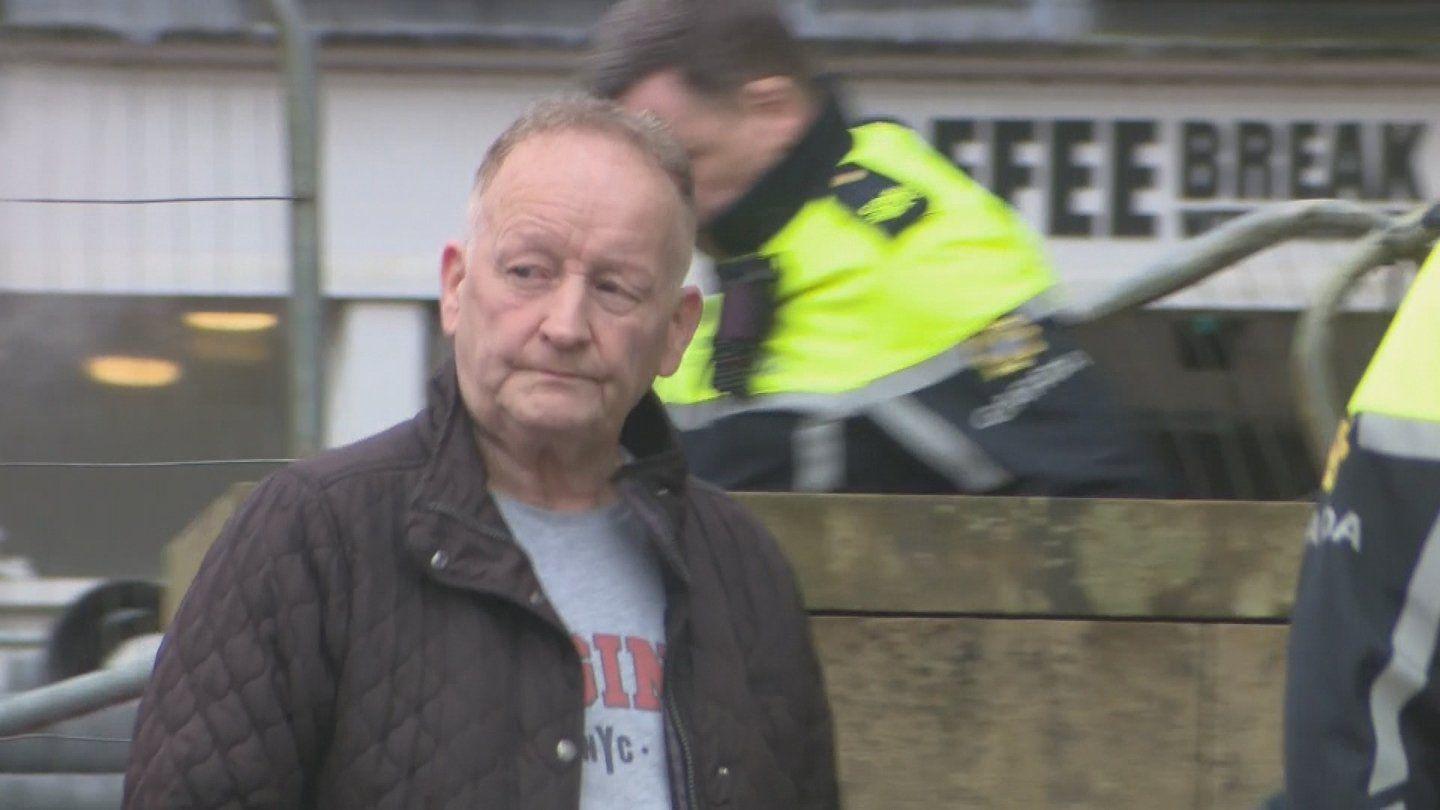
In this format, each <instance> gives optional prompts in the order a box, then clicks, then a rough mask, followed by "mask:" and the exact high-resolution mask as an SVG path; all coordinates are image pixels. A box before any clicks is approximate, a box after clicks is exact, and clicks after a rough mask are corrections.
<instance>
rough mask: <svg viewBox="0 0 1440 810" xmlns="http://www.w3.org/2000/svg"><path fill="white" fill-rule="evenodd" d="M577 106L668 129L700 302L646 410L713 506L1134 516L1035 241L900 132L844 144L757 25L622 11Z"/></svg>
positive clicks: (681, 11)
mask: <svg viewBox="0 0 1440 810" xmlns="http://www.w3.org/2000/svg"><path fill="white" fill-rule="evenodd" d="M588 83H589V85H590V89H591V90H592V92H595V93H596V94H598V95H601V96H604V97H608V98H614V99H616V100H618V101H619V102H620V103H621V104H623V105H625V106H627V107H629V108H631V109H636V110H646V111H649V112H651V113H653V114H654V115H656V116H658V117H660V118H661V119H663V120H665V121H666V122H667V123H668V124H670V126H671V128H672V129H673V131H674V132H675V134H676V135H677V136H678V137H679V139H680V141H681V142H682V143H683V144H684V145H685V146H686V148H687V150H688V151H689V153H690V157H691V160H692V162H693V168H694V172H695V181H696V192H697V194H696V196H697V202H698V207H699V213H700V216H701V218H702V222H703V233H702V247H704V248H705V249H706V250H707V252H709V253H710V254H711V255H712V256H714V257H715V258H716V274H717V275H718V277H719V281H720V294H719V295H718V296H714V297H712V298H711V299H710V300H708V301H707V304H706V308H705V314H704V318H703V320H702V323H701V326H700V331H699V333H698V334H697V336H696V339H695V341H694V342H693V343H692V344H691V348H690V350H689V352H688V353H687V354H686V356H685V360H684V362H683V364H682V367H681V369H680V371H679V372H678V373H677V374H676V375H674V376H673V377H671V378H669V379H667V380H660V381H658V384H657V388H656V390H657V391H658V392H659V393H660V395H661V397H662V398H663V399H664V400H665V401H666V403H667V405H668V406H669V408H670V410H671V415H672V418H673V419H674V420H675V422H676V424H677V425H678V426H679V427H680V428H681V429H682V430H683V431H684V442H685V446H686V449H687V455H688V456H689V458H690V459H691V462H692V467H693V468H695V469H696V470H697V472H698V473H699V474H700V475H701V476H702V477H705V478H708V479H710V480H712V481H714V482H715V483H718V484H720V485H721V486H724V487H727V488H731V489H767V490H786V489H799V490H830V491H836V490H848V491H871V492H877V491H908V492H954V491H964V492H984V493H1028V494H1052V495H1126V494H1128V495H1135V494H1156V492H1157V489H1158V483H1157V478H1156V474H1155V473H1154V468H1153V467H1152V466H1151V465H1150V464H1149V463H1148V462H1147V460H1146V458H1145V454H1144V453H1143V452H1142V451H1141V450H1140V449H1139V447H1138V446H1137V443H1136V442H1135V441H1133V440H1132V438H1131V437H1130V436H1129V435H1128V434H1127V431H1126V430H1125V427H1124V426H1123V425H1122V424H1121V418H1120V416H1119V414H1118V413H1117V411H1116V410H1115V409H1113V408H1112V407H1111V405H1110V404H1109V401H1108V397H1107V395H1106V393H1105V391H1104V390H1103V386H1102V385H1101V384H1100V382H1099V381H1098V380H1097V379H1096V377H1097V374H1096V371H1095V369H1094V364H1093V361H1092V360H1091V358H1090V356H1089V355H1088V354H1086V353H1085V352H1084V351H1082V350H1081V349H1079V348H1078V347H1076V346H1075V345H1074V344H1073V343H1072V342H1071V341H1070V340H1069V339H1068V337H1067V336H1066V335H1065V334H1064V332H1063V331H1062V330H1061V329H1059V328H1058V327H1057V325H1056V324H1055V322H1054V319H1053V317H1052V316H1053V314H1054V305H1053V299H1052V296H1051V289H1052V287H1053V285H1054V278H1053V276H1052V274H1051V271H1050V268H1049V266H1048V265H1047V263H1046V261H1045V258H1044V256H1043V255H1042V251H1041V247H1040V245H1039V242H1038V239H1037V237H1036V236H1035V235H1034V234H1033V233H1032V232H1031V231H1030V230H1029V229H1028V228H1027V227H1026V226H1025V225H1024V224H1023V223H1022V222H1021V221H1020V219H1019V218H1018V217H1017V216H1016V215H1015V213H1014V212H1013V211H1012V210H1010V209H1009V208H1008V207H1007V206H1006V205H1005V204H1004V203H1003V202H1002V201H1001V200H999V199H998V198H996V197H995V196H993V195H991V194H990V193H988V192H987V191H986V190H985V189H983V188H982V187H981V186H979V185H978V184H977V183H975V182H974V181H973V180H971V179H970V178H969V177H967V176H965V175H964V174H963V173H962V172H961V171H960V170H959V169H957V168H956V167H955V165H954V164H953V163H952V162H951V161H949V160H947V159H946V158H945V157H943V156H942V155H940V154H939V153H938V152H936V151H935V150H933V149H932V148H931V147H930V146H928V145H927V144H926V143H925V142H924V141H923V140H922V139H921V138H920V137H919V136H918V135H917V134H916V133H915V132H913V131H911V130H909V129H907V128H906V127H904V126H902V125H900V124H897V123H893V122H885V121H877V122H871V123H866V124H861V125H859V126H851V125H850V124H848V123H847V121H846V118H845V115H844V113H843V111H842V109H841V106H840V104H839V102H838V100H837V98H836V96H835V94H834V92H833V91H832V90H831V89H830V88H829V86H828V85H827V84H826V83H824V82H820V81H816V80H815V79H814V78H813V77H812V73H811V71H810V68H809V65H808V64H807V62H806V58H805V56H804V54H803V52H802V49H801V48H800V47H799V46H798V43H797V42H796V41H795V39H794V37H793V36H792V35H791V33H790V32H789V30H788V29H787V28H786V25H785V23H784V21H783V19H782V18H781V16H780V15H779V13H778V12H777V10H776V9H775V8H774V7H773V6H772V5H771V4H770V3H768V2H759V1H758V0H727V2H707V1H705V0H623V2H620V3H618V4H617V5H616V6H614V7H612V8H611V9H610V11H609V12H608V13H607V15H606V16H605V18H604V19H603V20H602V21H601V23H600V25H599V27H598V28H597V30H596V34H595V40H594V44H593V48H592V52H591V61H590V65H589V70H588Z"/></svg>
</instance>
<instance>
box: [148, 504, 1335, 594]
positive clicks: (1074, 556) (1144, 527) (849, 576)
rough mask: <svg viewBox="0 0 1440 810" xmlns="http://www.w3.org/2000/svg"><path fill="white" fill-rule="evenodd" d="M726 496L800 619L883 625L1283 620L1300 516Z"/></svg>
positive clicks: (223, 510)
mask: <svg viewBox="0 0 1440 810" xmlns="http://www.w3.org/2000/svg"><path fill="white" fill-rule="evenodd" d="M250 486H251V485H247V484H237V485H236V486H235V487H234V488H232V489H231V490H229V491H228V492H226V493H225V494H224V495H223V496H221V498H219V499H217V500H216V502H215V503H213V504H212V505H211V506H210V507H208V508H207V509H206V511H205V512H203V513H201V515H200V516H198V517H197V518H196V520H195V521H194V522H193V523H192V524H191V525H190V526H187V527H186V529H185V530H184V531H183V532H182V533H181V534H180V535H179V537H178V538H177V541H176V544H175V547H174V548H173V549H172V550H170V551H169V552H167V560H169V562H167V571H168V572H169V573H168V574H167V579H168V582H169V585H170V590H171V591H172V592H174V593H182V592H183V589H184V588H185V587H186V586H188V584H189V581H190V577H191V576H193V575H194V572H195V568H196V566H198V564H199V560H200V558H201V556H203V554H204V551H205V549H206V548H208V546H209V544H210V542H211V541H213V539H214V536H215V535H216V534H218V533H219V530H220V527H221V526H223V525H224V521H225V519H226V518H227V517H228V516H229V514H230V512H231V511H233V510H234V508H235V507H236V506H237V505H238V504H239V502H240V501H241V500H242V499H243V496H244V494H246V493H248V491H249V487H250ZM739 497H740V499H741V500H742V501H743V502H744V503H745V505H746V506H748V507H749V508H750V509H752V510H753V511H754V512H755V513H756V514H757V515H758V516H759V517H760V518H761V520H763V521H764V522H765V523H766V524H767V525H768V526H769V527H770V528H771V530H772V531H774V532H775V534H776V536H777V537H778V538H779V540H780V543H781V545H782V546H783V547H784V549H785V552H786V554H787V555H788V556H789V557H790V560H791V562H792V564H793V565H794V567H795V572H796V575H797V576H798V577H799V579H800V583H801V586H802V587H803V588H804V590H805V596H806V603H807V605H808V607H809V608H810V609H811V610H816V611H826V612H842V613H843V612H854V613H882V614H883V613H899V614H915V613H924V614H962V615H1007V616H1037V617H1042V616H1072V617H1097V618H1098V617H1155V618H1222V619H1223V618H1247V619H1275V620H1282V619H1284V618H1285V616H1286V615H1287V614H1288V611H1289V608H1290V603H1291V599H1292V596H1293V592H1294V587H1295V586H1294V583H1295V576H1296V571H1297V570H1298V566H1299V556H1300V550H1301V540H1300V538H1301V534H1302V532H1303V530H1304V525H1305V522H1306V521H1307V520H1308V519H1309V511H1310V507H1309V506H1308V505H1307V504H1299V503H1248V502H1197V501H1142V500H1129V501H1121V500H1072V499H1046V498H985V497H964V496H919V495H797V494H755V493H750V494H744V495H741V496H739ZM172 601H173V600H172ZM166 615H167V617H168V615H169V613H168V612H167V613H166Z"/></svg>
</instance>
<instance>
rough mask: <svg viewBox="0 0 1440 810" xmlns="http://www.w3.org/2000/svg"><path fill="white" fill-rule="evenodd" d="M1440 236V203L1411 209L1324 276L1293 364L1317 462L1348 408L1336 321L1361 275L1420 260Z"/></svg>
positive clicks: (1298, 331) (1302, 324)
mask: <svg viewBox="0 0 1440 810" xmlns="http://www.w3.org/2000/svg"><path fill="white" fill-rule="evenodd" d="M1437 236H1440V205H1435V206H1427V207H1425V208H1420V209H1417V210H1415V211H1412V212H1410V213H1408V214H1406V215H1404V216H1403V217H1400V218H1399V219H1397V220H1395V222H1393V223H1391V224H1390V225H1387V226H1386V227H1384V228H1382V229H1380V230H1378V231H1376V232H1375V233H1373V234H1371V235H1369V236H1368V237H1366V238H1365V239H1364V240H1362V241H1361V243H1360V245H1359V246H1358V247H1356V248H1355V251H1354V252H1353V253H1351V254H1350V257H1349V258H1348V259H1347V260H1346V261H1345V262H1344V263H1343V264H1342V265H1340V267H1339V268H1337V269H1336V270H1335V271H1334V272H1333V273H1331V274H1330V276H1329V277H1328V278H1327V279H1326V280H1325V284H1324V286H1323V287H1322V288H1321V290H1320V294H1319V296H1318V297H1317V298H1316V299H1315V302H1314V303H1313V304H1311V305H1310V307H1309V309H1307V310H1305V312H1304V313H1303V314H1302V315H1301V316H1300V321H1299V323H1298V324H1296V328H1295V338H1294V342H1293V343H1292V344H1291V351H1290V368H1291V376H1292V379H1293V380H1294V386H1295V398H1296V402H1297V405H1298V407H1299V410H1300V419H1301V422H1302V423H1303V425H1304V427H1305V438H1306V440H1307V442H1308V443H1309V445H1310V453H1311V456H1312V458H1313V459H1314V460H1315V463H1316V467H1317V469H1318V468H1323V467H1324V465H1325V456H1326V453H1327V452H1328V451H1329V446H1330V438H1331V436H1332V435H1333V434H1334V433H1335V427H1336V425H1338V424H1339V423H1340V419H1341V417H1342V416H1343V415H1344V413H1345V400H1346V394H1345V393H1344V392H1342V391H1340V390H1338V389H1339V385H1338V383H1337V382H1336V377H1337V375H1336V373H1335V367H1334V357H1335V321H1336V320H1337V319H1338V317H1339V315H1340V307H1341V305H1342V304H1344V302H1345V298H1346V297H1347V296H1348V295H1349V293H1350V290H1352V289H1353V288H1354V287H1355V285H1356V284H1358V283H1359V282H1360V279H1362V278H1364V276H1365V274H1366V273H1368V272H1370V271H1371V270H1374V269H1375V268H1377V267H1383V266H1384V265H1387V264H1391V263H1392V262H1396V261H1399V260H1401V259H1415V260H1420V259H1423V258H1424V257H1425V254H1426V253H1427V252H1428V251H1429V249H1430V245H1431V244H1432V243H1433V242H1434V241H1435V239H1436V237H1437Z"/></svg>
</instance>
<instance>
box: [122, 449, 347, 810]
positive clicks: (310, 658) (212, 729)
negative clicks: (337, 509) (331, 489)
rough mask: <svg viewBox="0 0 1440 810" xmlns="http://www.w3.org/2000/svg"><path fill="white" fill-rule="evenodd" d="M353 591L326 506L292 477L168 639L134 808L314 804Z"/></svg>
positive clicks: (209, 577) (232, 538) (141, 748)
mask: <svg viewBox="0 0 1440 810" xmlns="http://www.w3.org/2000/svg"><path fill="white" fill-rule="evenodd" d="M345 579H346V566H345V565H344V559H343V555H342V554H341V553H340V550H339V548H338V545H337V543H336V542H335V530H334V521H333V519H332V518H331V516H330V513H329V512H328V510H327V509H326V507H325V505H324V502H323V500H322V499H321V497H320V495H318V494H317V493H315V492H314V491H313V490H312V489H311V488H310V487H309V486H308V485H307V484H305V483H304V482H303V481H302V480H301V479H300V478H298V477H297V476H296V475H295V474H293V473H290V472H288V471H282V472H280V473H277V474H276V475H275V476H272V477H271V478H270V479H268V480H266V481H265V482H264V483H262V484H261V485H260V486H259V487H258V488H257V489H256V491H255V492H254V493H253V494H252V495H251V497H250V498H249V499H248V500H247V501H246V502H245V504H244V505H243V506H242V507H241V508H240V510H239V511H238V512H237V513H236V514H235V516H234V517H232V518H231V520H230V522H229V524H228V525H227V526H226V527H225V530H224V531H223V532H222V533H221V535H220V537H219V538H218V539H217V540H216V541H215V545H214V546H213V547H212V548H211V549H210V551H209V553H208V554H207V555H206V557H205V560H204V562H203V563H202V564H201V567H200V571H199V573H198V575H197V576H196V578H195V581H194V583H193V584H192V585H191V587H190V589H189V591H188V592H187V593H186V596H185V599H184V601H183V602H182V603H181V605H180V608H179V610H178V611H177V613H176V616H175V619H174V621H173V622H172V623H171V625H170V627H169V628H168V629H167V631H166V634H165V641H164V643H163V644H162V645H161V648H160V652H159V655H158V657H157V659H156V663H155V671H154V674H153V675H152V676H151V679H150V684H149V686H148V688H147V689H146V692H145V696H144V698H143V699H142V700H141V703H140V710H139V716H138V717H137V719H136V728H135V738H134V742H133V743H132V745H131V753H130V764H129V768H128V770H127V772H126V774H125V801H124V806H125V807H126V808H211V807H215V808H218V807H267V808H299V807H304V806H307V805H309V804H310V796H309V791H310V790H312V789H313V784H314V773H315V768H316V766H317V763H318V762H319V761H320V760H321V758H322V756H323V753H324V752H323V748H324V746H325V742H326V739H327V738H328V735H329V728H330V719H331V715H332V708H333V702H334V680H335V679H334V671H335V665H334V662H336V661H338V660H340V654H341V652H340V651H339V650H336V649H333V648H332V647H331V646H330V645H331V644H333V643H335V641H334V640H335V639H339V638H343V637H344V633H343V629H342V628H338V627H336V625H337V624H338V623H339V622H343V617H344V616H345V613H346V608H345V605H344V604H343V601H342V600H343V599H344V595H345V594H346V593H347V592H348V590H349V589H348V588H347V587H345V583H344V580H345Z"/></svg>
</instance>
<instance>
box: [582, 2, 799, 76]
mask: <svg viewBox="0 0 1440 810" xmlns="http://www.w3.org/2000/svg"><path fill="white" fill-rule="evenodd" d="M664 70H676V71H679V73H680V76H681V78H683V79H684V80H685V83H686V84H687V85H688V86H689V87H690V88H691V89H692V90H694V91H696V92H698V93H701V94H703V95H707V96H710V97H721V96H726V95H728V94H730V93H732V92H734V91H736V90H739V89H740V87H742V86H743V85H744V84H745V83H746V82H749V81H752V80H754V79H760V78H765V77H767V76H788V77H790V78H791V79H794V80H795V81H796V83H797V84H799V85H800V86H801V87H802V88H805V89H807V90H811V89H813V84H814V75H813V72H812V70H811V68H810V65H809V62H808V61H807V59H806V57H805V52H804V48H802V47H801V46H800V43H799V41H797V40H796V38H795V35H794V34H792V33H791V31H790V28H789V26H787V25H786V22H785V18H784V16H783V15H782V14H781V13H780V10H779V9H778V8H777V7H776V5H775V4H774V3H773V2H771V0H621V2H619V3H616V4H615V5H614V6H612V7H611V8H610V10H609V11H607V12H606V13H605V16H604V17H603V18H602V19H601V20H600V24H599V25H598V26H596V28H595V33H594V36H593V37H592V42H591V47H590V53H589V56H588V60H587V63H586V66H585V77H584V81H585V84H586V87H587V88H588V89H589V90H590V92H592V93H594V94H595V95H597V96H600V97H601V98H617V97H619V96H620V95H622V94H624V93H625V91H627V90H629V89H630V88H631V87H634V86H635V85H636V84H639V83H640V82H641V81H644V80H645V78H646V77H648V76H651V75H653V74H655V73H658V72H660V71H664Z"/></svg>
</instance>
